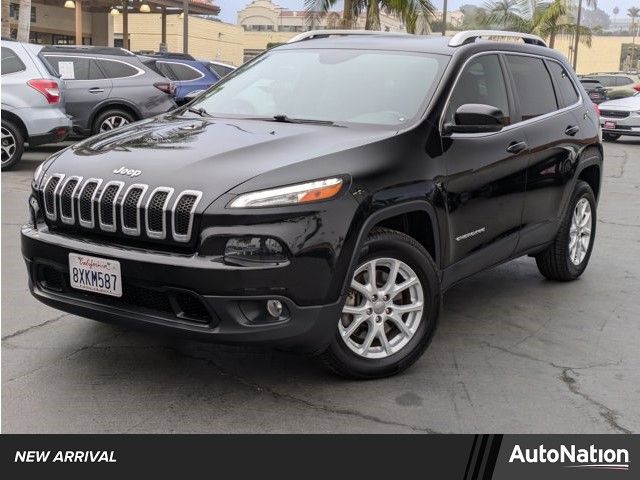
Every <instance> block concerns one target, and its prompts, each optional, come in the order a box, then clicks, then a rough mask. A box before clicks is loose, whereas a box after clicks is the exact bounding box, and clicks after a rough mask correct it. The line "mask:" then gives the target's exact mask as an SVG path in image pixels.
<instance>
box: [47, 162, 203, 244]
mask: <svg viewBox="0 0 640 480" xmlns="http://www.w3.org/2000/svg"><path fill="white" fill-rule="evenodd" d="M149 190H150V187H149V185H146V184H144V183H135V184H132V185H129V186H125V182H122V181H117V180H110V181H105V180H103V179H101V178H88V179H86V180H83V177H80V176H68V177H67V176H66V175H64V174H62V173H55V174H53V175H51V176H50V177H49V178H48V179H47V181H46V182H45V184H44V186H43V188H42V190H41V194H42V196H43V199H44V211H45V214H46V218H47V220H48V221H51V222H60V223H63V224H66V225H76V223H77V224H79V225H80V227H82V228H84V229H88V230H100V231H103V232H112V233H114V232H120V233H122V234H124V235H127V236H137V237H143V236H146V237H147V238H149V239H155V240H165V239H167V238H170V239H171V240H173V241H175V242H179V243H186V242H189V241H190V240H191V236H192V234H193V225H194V221H195V212H196V209H197V207H198V204H199V203H200V200H201V199H202V192H200V191H197V190H184V191H181V192H178V194H177V195H176V196H174V193H176V192H175V190H174V189H173V188H172V187H156V188H154V189H153V190H152V191H151V193H148V191H149ZM96 209H97V212H96ZM118 215H119V217H118ZM96 217H97V221H96ZM76 220H77V222H76ZM168 232H171V234H169V233H168Z"/></svg>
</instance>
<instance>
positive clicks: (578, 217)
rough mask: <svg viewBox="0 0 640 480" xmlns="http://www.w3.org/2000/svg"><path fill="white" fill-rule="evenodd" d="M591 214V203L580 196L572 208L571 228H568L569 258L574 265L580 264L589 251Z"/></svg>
mask: <svg viewBox="0 0 640 480" xmlns="http://www.w3.org/2000/svg"><path fill="white" fill-rule="evenodd" d="M592 224H593V216H592V215H591V204H590V203H589V200H587V199H586V198H581V199H580V200H578V203H576V206H575V208H574V209H573V217H572V218H571V228H570V229H569V258H570V259H571V263H573V264H574V265H580V264H581V263H582V261H583V260H584V258H585V257H586V256H587V252H588V251H589V245H590V243H591V228H592V226H593V225H592Z"/></svg>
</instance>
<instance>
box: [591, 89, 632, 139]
mask: <svg viewBox="0 0 640 480" xmlns="http://www.w3.org/2000/svg"><path fill="white" fill-rule="evenodd" d="M599 107H600V125H601V126H602V136H603V138H604V139H605V140H607V141H609V142H614V141H616V140H617V139H619V138H620V137H621V136H622V135H633V136H640V93H636V94H635V95H633V96H632V97H626V98H619V99H617V100H610V101H608V102H603V103H601V104H600V105H599Z"/></svg>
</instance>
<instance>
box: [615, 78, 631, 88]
mask: <svg viewBox="0 0 640 480" xmlns="http://www.w3.org/2000/svg"><path fill="white" fill-rule="evenodd" d="M632 83H633V80H631V79H630V78H629V77H617V78H616V86H618V87H623V86H625V85H631V84H632Z"/></svg>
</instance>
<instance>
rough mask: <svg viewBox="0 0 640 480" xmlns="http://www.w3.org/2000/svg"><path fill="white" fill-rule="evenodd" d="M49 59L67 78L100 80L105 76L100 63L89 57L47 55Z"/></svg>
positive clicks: (61, 74)
mask: <svg viewBox="0 0 640 480" xmlns="http://www.w3.org/2000/svg"><path fill="white" fill-rule="evenodd" d="M46 57H47V60H49V63H51V65H52V66H53V68H55V69H56V71H57V72H58V73H59V74H60V76H61V77H62V78H64V79H65V80H98V79H101V78H104V76H103V75H102V72H101V71H100V69H99V68H98V64H97V63H96V62H95V60H93V59H92V58H88V57H62V56H58V55H47V56H46Z"/></svg>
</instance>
